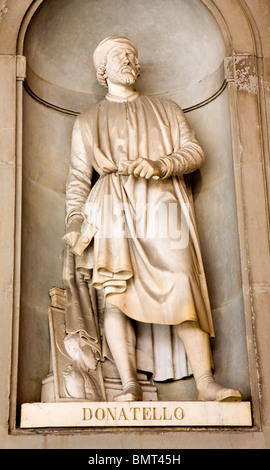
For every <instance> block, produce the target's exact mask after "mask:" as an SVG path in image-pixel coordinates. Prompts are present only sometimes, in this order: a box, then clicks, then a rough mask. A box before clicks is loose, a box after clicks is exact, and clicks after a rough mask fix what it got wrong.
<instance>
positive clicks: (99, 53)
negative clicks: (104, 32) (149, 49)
mask: <svg viewBox="0 0 270 470" xmlns="http://www.w3.org/2000/svg"><path fill="white" fill-rule="evenodd" d="M118 46H129V47H131V48H132V49H133V50H134V53H135V55H136V57H137V56H138V50H137V47H136V46H135V44H133V42H131V41H130V39H128V38H126V37H124V36H109V37H107V38H105V39H103V41H101V42H100V43H99V45H98V46H97V48H96V50H95V52H94V54H93V60H94V66H95V68H96V69H98V67H99V65H100V64H101V62H102V61H103V59H105V57H106V56H107V54H108V53H109V52H110V50H111V49H112V48H114V47H118Z"/></svg>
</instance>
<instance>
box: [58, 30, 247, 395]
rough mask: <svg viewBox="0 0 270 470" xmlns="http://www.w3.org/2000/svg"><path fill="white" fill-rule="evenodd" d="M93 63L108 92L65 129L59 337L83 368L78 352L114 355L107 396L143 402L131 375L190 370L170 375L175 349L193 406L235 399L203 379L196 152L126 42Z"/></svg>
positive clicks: (111, 45)
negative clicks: (144, 88)
mask: <svg viewBox="0 0 270 470" xmlns="http://www.w3.org/2000/svg"><path fill="white" fill-rule="evenodd" d="M93 59H94V65H95V68H96V71H97V79H98V81H99V82H100V83H101V84H102V85H104V86H105V87H108V93H107V95H106V97H105V99H103V100H102V101H101V102H100V103H98V104H96V105H94V106H92V107H91V108H90V109H89V110H88V111H86V112H84V113H82V114H81V115H79V116H78V117H77V119H76V122H75V124H74V129H73V136H72V151H71V156H70V164H69V175H68V180H67V190H66V222H67V231H66V235H65V237H64V238H65V240H66V242H67V246H68V250H69V255H68V256H69V258H68V259H69V260H70V259H71V258H70V257H71V256H72V257H73V258H74V260H75V265H72V266H71V264H72V263H70V262H67V263H66V267H65V270H66V271H65V273H66V274H65V278H66V286H67V295H68V302H67V314H66V332H67V342H68V339H69V338H73V340H74V335H75V336H76V335H77V337H80V340H81V341H84V344H85V349H84V353H85V363H86V364H87V347H86V345H88V346H89V345H90V346H91V347H92V348H94V349H96V352H98V353H99V354H100V357H102V356H104V355H105V354H108V355H109V356H110V357H112V359H113V360H114V362H115V364H116V366H117V369H118V372H119V375H120V378H121V381H122V386H123V391H122V393H121V394H120V395H119V396H117V397H116V400H119V401H135V400H141V399H142V390H141V387H140V385H139V383H138V379H137V370H143V371H147V372H150V373H151V374H152V375H153V378H154V379H155V380H167V379H169V378H170V379H178V378H180V377H181V376H183V375H188V374H187V373H186V374H185V372H182V375H181V371H179V357H177V351H179V354H180V351H181V347H180V343H181V344H182V345H184V349H185V352H186V354H187V357H188V360H189V365H190V367H191V370H192V373H193V375H194V378H195V381H196V386H197V390H198V399H199V400H220V401H222V400H240V399H241V394H240V392H239V391H237V390H233V389H227V388H223V387H222V386H220V385H218V384H217V383H216V382H215V381H214V378H213V375H212V371H213V365H212V359H211V350H210V338H211V337H213V336H214V330H213V323H212V317H211V310H210V303H209V298H208V291H207V286H206V280H205V274H204V268H203V263H202V256H201V251H200V244H199V240H198V234H197V229H196V223H195V217H194V210H193V206H192V197H191V192H190V187H189V184H188V180H187V179H186V175H188V174H189V173H191V172H193V171H195V170H197V169H198V168H199V167H200V166H201V165H202V164H203V162H204V158H205V157H204V152H203V150H202V148H201V146H200V144H199V142H198V141H197V139H196V137H195V134H194V132H193V130H192V129H191V128H190V126H189V124H188V122H187V119H186V117H185V115H184V113H183V111H182V110H181V108H180V107H179V106H178V105H177V104H176V103H174V102H172V101H170V100H168V99H164V98H160V97H148V96H142V95H140V94H139V93H138V91H136V90H135V88H134V85H135V82H136V79H137V77H138V75H139V72H140V64H139V60H138V52H137V48H136V46H135V45H134V44H133V43H132V42H131V41H130V40H129V39H127V38H125V37H121V36H117V37H116V36H114V37H109V38H106V39H104V40H103V41H102V42H101V43H100V44H99V45H98V47H97V48H96V50H95V52H94V56H93ZM93 175H98V178H97V180H96V182H95V184H93V185H92V181H93ZM73 268H74V270H75V274H71V273H72V269H73ZM75 284H76V285H77V287H79V292H80V294H79V295H78V291H75V289H74V286H75ZM76 292H77V293H76ZM89 299H90V301H89ZM96 300H97V302H98V304H99V308H96V307H95V305H96V304H95V302H96ZM93 312H94V313H93ZM98 312H103V320H102V324H103V326H102V342H103V346H101V347H100V346H99V344H100V341H101V338H100V327H99V325H100V318H98V315H100V313H99V314H98ZM147 337H148V340H146V338H147ZM180 340H181V341H180ZM172 341H173V346H172ZM169 343H170V345H169ZM105 345H106V347H105ZM82 349H83V348H82ZM105 349H106V351H107V353H106V351H105ZM151 355H152V357H151V360H149V358H150V356H151ZM169 356H170V357H169ZM151 361H152V362H151ZM177 364H178V365H177ZM177 368H178V369H177ZM180 368H181V367H180Z"/></svg>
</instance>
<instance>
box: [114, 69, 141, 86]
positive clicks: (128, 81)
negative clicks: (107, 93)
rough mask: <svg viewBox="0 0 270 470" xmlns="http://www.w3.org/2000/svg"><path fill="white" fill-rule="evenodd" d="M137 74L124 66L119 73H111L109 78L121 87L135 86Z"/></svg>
mask: <svg viewBox="0 0 270 470" xmlns="http://www.w3.org/2000/svg"><path fill="white" fill-rule="evenodd" d="M137 76H138V75H137V72H136V71H135V70H134V69H133V68H132V67H129V66H124V67H122V68H121V69H119V70H117V71H111V73H109V74H108V78H109V79H110V80H111V82H113V83H116V84H120V85H133V84H134V83H135V81H136V79H137Z"/></svg>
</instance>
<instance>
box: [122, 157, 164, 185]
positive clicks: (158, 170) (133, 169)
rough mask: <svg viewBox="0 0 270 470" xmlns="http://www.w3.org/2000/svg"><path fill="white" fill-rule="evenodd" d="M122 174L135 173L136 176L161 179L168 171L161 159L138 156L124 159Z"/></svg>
mask: <svg viewBox="0 0 270 470" xmlns="http://www.w3.org/2000/svg"><path fill="white" fill-rule="evenodd" d="M121 167H122V168H121V170H119V171H118V173H119V174H121V175H133V176H135V177H136V178H139V177H140V178H145V179H147V180H148V179H150V178H154V179H159V178H161V177H162V176H163V175H164V173H165V172H166V167H165V164H164V163H163V162H162V161H160V160H149V159H147V158H142V157H139V158H136V160H133V161H130V160H124V161H123V162H121Z"/></svg>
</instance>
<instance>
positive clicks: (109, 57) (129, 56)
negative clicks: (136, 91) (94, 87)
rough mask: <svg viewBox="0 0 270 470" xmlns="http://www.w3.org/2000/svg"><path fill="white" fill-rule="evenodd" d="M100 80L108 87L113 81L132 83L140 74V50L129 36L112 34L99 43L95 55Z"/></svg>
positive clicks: (123, 83)
mask: <svg viewBox="0 0 270 470" xmlns="http://www.w3.org/2000/svg"><path fill="white" fill-rule="evenodd" d="M93 60H94V65H95V68H96V71H97V80H98V82H99V83H100V84H101V85H103V86H105V87H107V79H109V80H110V81H111V82H113V83H117V84H118V83H119V84H122V85H132V84H133V83H135V81H136V79H137V77H138V76H139V74H140V63H139V60H138V51H137V48H136V46H135V44H133V43H132V42H131V41H130V40H129V39H128V38H126V37H123V36H110V37H108V38H106V39H104V40H103V41H101V42H100V43H99V45H98V46H97V48H96V50H95V52H94V55H93Z"/></svg>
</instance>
